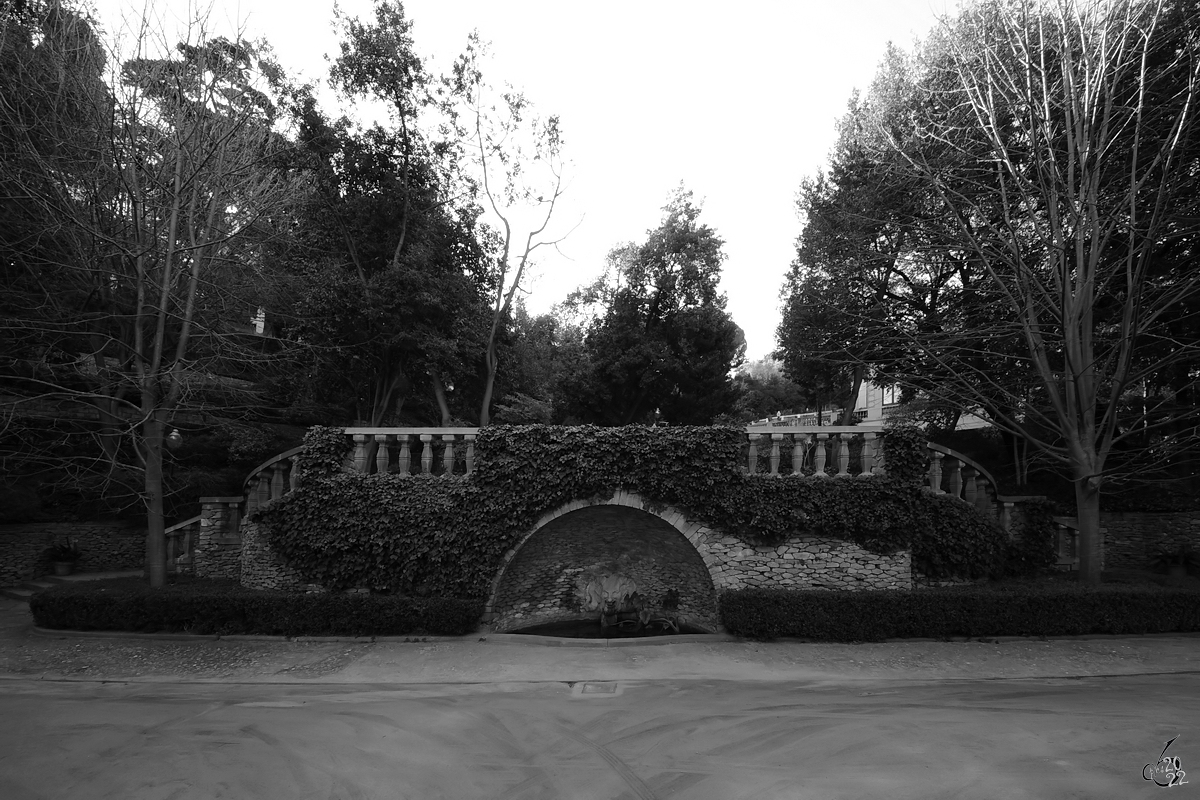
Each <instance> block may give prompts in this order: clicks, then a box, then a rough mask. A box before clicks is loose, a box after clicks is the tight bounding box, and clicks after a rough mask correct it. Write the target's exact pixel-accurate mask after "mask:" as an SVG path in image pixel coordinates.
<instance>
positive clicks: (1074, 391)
mask: <svg viewBox="0 0 1200 800" xmlns="http://www.w3.org/2000/svg"><path fill="white" fill-rule="evenodd" d="M942 45H943V46H944V50H943V51H942V58H941V59H939V60H935V61H934V62H933V63H932V65H931V66H930V70H931V73H930V74H931V76H932V77H930V78H929V79H928V81H927V86H928V87H929V88H928V91H927V94H926V98H925V101H926V105H927V107H928V108H936V109H939V110H941V111H942V112H944V113H941V114H940V115H939V116H937V117H936V120H935V121H933V122H928V123H926V124H925V127H924V128H923V130H921V131H920V132H921V134H922V135H924V136H925V137H929V138H931V139H933V140H936V141H938V142H940V143H941V144H943V145H945V146H947V147H948V148H949V149H950V150H951V151H952V152H956V153H958V154H959V155H960V156H961V159H960V163H959V167H957V168H956V167H954V166H952V165H948V164H947V162H945V161H941V162H936V163H935V162H932V161H929V160H926V159H923V158H921V157H920V156H919V155H911V156H910V157H909V160H908V163H909V165H910V167H911V168H912V169H913V170H914V171H915V173H916V174H917V175H918V176H920V177H921V178H922V179H923V180H924V181H927V182H928V183H929V184H930V185H932V186H934V187H935V188H936V189H937V191H938V192H939V193H940V195H941V197H942V199H943V200H944V202H945V205H946V207H947V209H949V211H950V213H951V214H952V216H953V219H954V221H955V223H956V226H957V231H958V234H957V239H958V244H959V246H960V247H961V249H962V251H963V252H965V253H967V254H969V255H970V256H971V257H972V259H973V261H974V262H975V263H976V264H977V266H978V268H979V269H981V270H982V274H983V276H984V277H985V278H986V284H987V286H986V287H985V288H984V289H983V291H986V292H987V294H988V296H989V297H990V299H991V301H992V302H994V303H996V304H998V307H1001V308H1003V310H1004V318H1005V320H1006V322H1005V323H1004V324H1003V325H1002V327H999V328H997V330H996V331H995V333H996V335H997V336H1002V337H1013V336H1017V337H1019V341H1021V342H1022V343H1023V346H1022V348H1021V350H1020V352H1019V354H1018V356H1017V357H1018V358H1019V359H1020V360H1021V361H1023V362H1024V363H1025V364H1026V365H1027V366H1029V367H1031V368H1032V370H1033V372H1034V373H1035V374H1036V377H1037V380H1036V384H1035V390H1034V396H1030V395H1028V394H1026V395H1023V396H1018V395H1017V394H1016V393H1015V392H1014V389H1013V388H1011V387H1006V386H1005V385H1004V384H1003V382H1002V381H1000V380H998V379H997V377H996V376H995V375H993V374H990V373H989V370H988V369H987V367H986V364H987V362H986V361H983V362H982V363H981V365H980V366H979V368H977V369H972V368H970V364H971V361H970V359H963V358H957V359H956V360H955V361H954V362H953V364H951V361H950V358H951V356H952V355H953V356H958V355H961V353H956V352H955V345H954V342H953V341H951V340H949V339H946V338H944V337H937V336H932V337H929V338H926V339H916V338H914V339H913V340H912V341H911V342H910V344H911V345H912V346H914V347H920V348H922V349H923V350H924V351H925V352H926V353H928V354H929V355H930V356H931V357H932V358H934V359H935V361H940V362H941V363H943V364H945V365H946V366H947V372H948V374H949V377H948V378H947V379H946V380H945V382H944V385H943V386H942V388H941V391H942V392H943V394H945V395H946V396H947V397H950V398H953V399H955V400H957V401H959V402H963V403H971V402H972V401H974V402H975V404H978V402H979V399H980V398H981V397H983V396H985V395H988V396H995V395H997V394H999V395H1005V394H1006V393H1007V394H1008V395H1010V397H1009V400H1010V402H1008V403H1005V404H1002V405H1004V406H1007V407H1008V408H1009V409H1012V410H1011V411H1010V412H1008V413H999V414H998V415H996V418H995V422H996V423H997V424H998V425H1000V426H1001V427H1003V428H1006V429H1008V430H1010V431H1014V432H1018V433H1020V434H1021V435H1023V436H1026V437H1031V438H1032V440H1033V443H1034V444H1035V445H1036V446H1038V447H1039V448H1040V449H1041V450H1042V451H1044V452H1045V453H1047V454H1049V455H1050V456H1052V457H1053V458H1055V459H1056V460H1057V461H1058V462H1059V463H1061V464H1063V465H1065V466H1066V467H1067V468H1069V471H1070V474H1071V477H1072V479H1073V481H1074V484H1075V497H1076V504H1077V513H1078V522H1079V526H1080V552H1079V557H1080V573H1081V577H1082V579H1083V580H1085V581H1087V582H1089V583H1095V582H1098V581H1099V578H1100V567H1101V562H1100V555H1101V554H1100V541H1101V540H1100V530H1099V499H1100V491H1101V487H1102V486H1103V484H1104V483H1105V481H1106V480H1108V479H1109V478H1111V476H1112V473H1113V468H1112V456H1113V452H1114V447H1117V446H1119V445H1120V444H1121V443H1122V442H1124V441H1126V440H1130V439H1134V438H1138V439H1139V440H1140V441H1145V437H1146V434H1147V432H1158V433H1159V434H1160V435H1159V437H1158V442H1159V445H1160V447H1162V448H1170V447H1173V446H1175V447H1177V446H1178V445H1179V444H1180V442H1183V441H1187V442H1191V443H1193V444H1194V443H1195V441H1196V439H1195V432H1196V418H1195V415H1196V408H1195V406H1194V405H1190V404H1182V405H1181V404H1178V403H1176V402H1175V398H1176V396H1177V395H1178V394H1179V393H1180V392H1187V391H1192V390H1194V387H1195V383H1196V379H1197V375H1196V369H1195V366H1196V363H1197V357H1198V355H1200V350H1198V346H1200V345H1198V341H1197V337H1196V318H1195V313H1196V306H1195V303H1196V301H1197V299H1198V298H1200V271H1198V270H1196V268H1195V265H1194V259H1195V256H1196V250H1195V246H1196V241H1197V236H1198V235H1200V218H1198V216H1197V214H1196V210H1197V209H1196V198H1197V194H1198V193H1197V188H1198V187H1197V170H1198V166H1200V155H1198V150H1197V146H1198V144H1200V141H1198V135H1200V128H1198V126H1197V108H1196V104H1197V101H1198V100H1200V96H1198V93H1197V89H1198V88H1200V86H1198V81H1200V48H1198V46H1197V28H1196V26H1195V20H1194V19H1191V18H1189V17H1188V16H1187V15H1186V14H1183V13H1182V12H1181V10H1180V8H1179V7H1177V6H1175V5H1173V4H1171V3H1168V2H1164V1H1163V0H1154V1H1150V2H1124V1H1121V0H1057V2H1052V3H1042V2H1034V0H1012V1H1011V2H1007V1H1005V0H999V1H998V2H990V3H984V4H980V5H977V6H973V7H970V8H968V9H966V10H965V11H964V12H963V14H962V15H961V16H960V17H959V18H958V19H957V20H955V21H953V22H951V23H949V24H948V26H947V28H946V30H945V31H944V32H943V34H942ZM930 118H932V117H926V119H930ZM892 141H893V143H894V144H895V145H896V146H897V148H898V149H900V150H901V151H902V152H910V153H911V149H906V148H904V147H903V146H902V145H901V144H900V142H899V141H898V139H897V137H895V136H893V137H892ZM964 175H972V176H975V177H974V178H970V179H966V178H964ZM1167 375H1175V376H1181V377H1180V378H1179V380H1176V381H1175V382H1174V384H1173V386H1171V387H1170V390H1169V391H1165V392H1163V393H1160V394H1159V395H1158V396H1157V397H1155V396H1146V395H1147V394H1149V393H1147V392H1146V391H1145V387H1147V386H1160V385H1162V383H1163V378H1164V376H1167ZM1131 395H1138V398H1137V400H1138V402H1131ZM993 407H994V404H993Z"/></svg>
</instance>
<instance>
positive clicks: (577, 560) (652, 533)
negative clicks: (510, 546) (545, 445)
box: [488, 502, 717, 631]
mask: <svg viewBox="0 0 1200 800" xmlns="http://www.w3.org/2000/svg"><path fill="white" fill-rule="evenodd" d="M639 505H640V504H639ZM668 519H670V520H673V521H675V522H678V521H679V520H680V519H682V515H680V514H679V513H678V512H672V511H671V510H669V509H668V510H667V512H666V513H655V512H651V511H647V510H644V509H642V508H639V507H636V506H635V505H634V504H632V503H619V502H617V503H614V502H610V503H606V504H596V505H586V506H583V507H580V508H574V509H571V510H566V511H565V512H564V513H555V514H551V515H547V517H546V518H544V519H543V523H542V524H540V525H539V526H538V527H536V528H535V529H534V530H533V531H532V532H531V533H530V534H529V536H527V537H526V538H525V540H524V541H523V542H522V543H521V544H520V545H519V546H518V547H517V548H515V549H514V551H513V553H511V554H510V557H509V558H508V559H507V560H506V562H505V565H504V566H503V567H502V569H501V572H500V574H499V575H498V576H497V579H496V582H495V585H494V587H493V592H492V597H491V602H490V603H489V604H488V607H489V611H491V613H492V622H493V624H494V625H495V627H496V630H498V631H504V630H512V629H515V628H521V627H526V626H529V625H535V624H538V623H542V622H553V621H557V620H564V619H578V618H583V617H594V616H595V612H584V611H581V610H580V609H579V607H578V605H577V602H576V600H575V594H576V583H577V580H578V579H579V578H580V576H582V575H585V574H589V573H592V574H594V573H599V572H607V571H611V570H613V569H615V570H617V571H619V572H621V573H622V574H625V575H627V576H628V577H630V578H632V579H633V580H634V581H635V582H636V583H637V585H638V590H639V592H640V593H641V594H642V596H643V598H644V599H645V600H646V601H647V602H648V603H649V604H650V606H651V607H655V608H657V607H659V606H660V604H661V601H662V599H663V597H664V596H665V595H666V594H667V592H668V591H669V590H674V591H675V592H676V593H677V594H678V598H679V613H680V614H683V615H686V617H687V618H688V620H689V621H690V622H691V623H692V624H695V625H698V626H700V627H704V628H709V629H712V628H714V627H715V624H716V616H717V615H716V591H715V588H714V582H713V576H712V575H711V573H710V570H709V567H708V565H707V564H706V563H705V559H704V558H703V557H702V555H701V553H700V552H698V551H697V548H696V545H694V544H693V543H692V542H691V541H689V537H685V536H684V534H683V533H681V532H680V530H679V529H678V524H672V522H671V521H668Z"/></svg>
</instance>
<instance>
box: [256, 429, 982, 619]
mask: <svg viewBox="0 0 1200 800" xmlns="http://www.w3.org/2000/svg"><path fill="white" fill-rule="evenodd" d="M897 438H898V439H901V438H902V437H897ZM326 439H329V440H331V441H330V442H325V440H326ZM335 439H336V435H335V434H333V433H332V432H330V434H329V435H328V436H324V435H323V436H322V437H320V438H319V440H318V444H317V446H319V447H322V448H325V450H324V451H323V452H329V453H332V450H331V449H330V448H332V446H333V444H334V442H333V440H335ZM915 441H916V440H915V439H914V442H915ZM744 444H745V431H744V430H742V429H739V428H725V427H677V428H650V427H641V426H629V427H621V428H601V427H594V426H580V427H557V426H546V425H532V426H491V427H487V428H484V429H483V430H481V431H480V433H479V436H478V438H477V440H476V465H477V466H476V471H475V473H474V474H473V475H471V476H469V477H465V476H458V477H455V476H430V475H395V474H383V475H364V474H359V473H353V472H342V471H336V470H334V469H333V468H332V466H333V462H334V456H333V455H329V456H326V457H325V458H323V459H313V461H316V462H318V463H322V464H324V466H325V469H324V470H321V469H309V470H307V471H305V473H304V477H303V479H302V481H301V484H300V486H299V488H298V489H297V490H296V491H294V492H292V493H290V494H288V495H285V496H284V497H282V498H280V499H278V500H275V501H273V502H272V503H270V504H269V505H267V506H265V507H264V508H263V509H261V510H260V511H259V512H257V519H258V520H259V521H260V522H262V523H263V525H264V526H265V528H266V530H267V533H268V537H269V539H270V541H271V543H272V545H273V546H274V547H275V549H276V550H278V551H279V552H280V554H281V555H282V556H283V557H284V558H285V559H286V560H287V562H288V563H289V564H290V565H292V566H293V567H295V568H296V569H298V570H299V571H300V573H301V574H302V575H303V576H304V577H305V579H306V580H309V581H311V582H314V583H319V584H321V585H323V586H326V587H328V588H330V589H345V588H349V587H355V586H364V587H370V588H375V589H390V590H393V591H418V592H421V593H428V594H433V595H444V596H456V597H479V596H482V595H484V594H486V592H487V589H488V586H489V584H490V581H491V578H492V577H493V576H494V574H495V571H496V569H497V568H498V566H499V563H500V560H501V558H502V557H503V555H504V553H505V552H506V551H507V550H508V549H510V548H511V547H513V546H514V545H516V544H517V543H518V541H519V539H520V537H521V536H522V535H523V534H525V533H527V532H528V531H529V530H530V529H531V528H532V527H533V526H534V525H535V524H536V522H537V520H538V519H539V517H540V516H541V515H543V514H544V513H546V512H548V511H551V510H553V509H556V508H560V507H562V506H563V505H565V504H567V503H569V502H571V501H573V500H581V499H589V498H601V499H607V498H609V497H611V496H612V495H613V494H614V493H615V492H616V491H617V490H618V489H625V490H627V491H631V492H636V493H637V494H639V495H641V496H642V497H643V498H645V499H646V500H647V501H649V502H651V503H653V504H656V505H661V506H667V505H670V506H673V507H675V508H678V509H680V510H681V511H683V512H684V513H685V514H687V515H688V517H689V518H690V519H692V520H694V521H696V522H700V523H703V524H706V525H708V526H710V527H712V528H715V529H719V530H721V531H723V532H725V533H728V534H732V535H734V536H737V537H739V538H741V539H743V540H744V541H746V542H748V543H753V544H778V543H780V542H783V541H785V540H787V539H788V538H789V537H791V536H793V535H795V534H797V533H800V534H806V535H819V536H828V537H831V538H839V539H843V540H846V541H852V542H855V543H857V544H859V545H860V546H862V547H864V548H865V549H867V550H869V551H871V552H874V553H891V552H895V551H896V550H899V549H904V548H912V549H913V553H914V560H916V561H920V563H921V564H922V566H923V569H924V572H925V574H926V575H927V576H929V577H931V578H937V577H949V576H952V575H959V574H961V575H963V576H967V577H973V576H976V575H979V574H984V573H988V572H990V571H991V570H994V569H995V568H996V564H997V559H998V558H999V556H998V553H999V552H1000V550H1001V549H1002V543H1003V538H1004V534H1003V532H1002V531H1000V529H999V527H998V526H997V525H996V524H995V523H994V522H991V521H989V520H988V519H987V518H986V517H984V516H983V515H982V514H980V513H979V512H978V511H977V510H976V509H974V508H972V507H970V506H968V505H966V504H964V503H961V502H954V501H949V500H948V499H947V498H938V497H935V496H933V495H931V494H928V493H926V492H923V491H921V490H920V489H919V488H918V487H917V485H916V484H915V483H914V482H913V480H912V478H911V476H906V477H904V478H900V479H897V478H891V477H887V478H884V477H880V476H866V477H844V478H834V477H812V476H804V475H776V476H770V475H748V474H746V473H745V471H744V470H743V469H742V464H743V463H744V461H743V459H742V455H741V454H742V447H743V445H744ZM903 446H904V441H901V442H900V443H898V444H893V445H892V446H891V449H889V451H888V456H887V457H888V466H889V469H890V468H891V464H892V462H893V460H895V461H896V462H897V463H898V464H900V465H904V464H906V463H908V462H910V461H912V460H913V459H911V458H908V457H907V456H906V455H905V454H904V452H903V450H902V447H903ZM908 446H909V447H910V448H911V447H913V446H919V447H923V446H924V442H923V441H920V442H918V443H917V444H915V445H914V444H913V442H909V443H908ZM906 459H907V460H906ZM339 463H340V462H339ZM947 547H948V548H950V549H952V550H955V551H956V552H955V553H954V554H953V555H951V556H941V555H937V553H938V552H939V551H940V550H941V549H942V548H947Z"/></svg>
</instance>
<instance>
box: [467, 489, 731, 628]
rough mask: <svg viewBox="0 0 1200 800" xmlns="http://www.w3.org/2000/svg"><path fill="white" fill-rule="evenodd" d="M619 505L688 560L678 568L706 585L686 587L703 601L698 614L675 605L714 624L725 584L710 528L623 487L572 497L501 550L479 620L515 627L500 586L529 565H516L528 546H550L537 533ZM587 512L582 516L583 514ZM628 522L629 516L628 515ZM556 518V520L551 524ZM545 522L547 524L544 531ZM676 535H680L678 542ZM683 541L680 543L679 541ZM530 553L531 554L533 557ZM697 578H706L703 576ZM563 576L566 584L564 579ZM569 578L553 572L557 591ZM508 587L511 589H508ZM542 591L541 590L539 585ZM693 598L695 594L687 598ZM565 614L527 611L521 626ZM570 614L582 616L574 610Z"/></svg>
mask: <svg viewBox="0 0 1200 800" xmlns="http://www.w3.org/2000/svg"><path fill="white" fill-rule="evenodd" d="M605 506H609V507H614V506H615V507H625V508H628V509H630V510H631V511H635V512H637V515H638V516H640V515H643V514H644V515H649V516H650V517H652V518H654V521H653V525H652V528H654V529H656V531H657V533H656V535H660V536H662V537H665V538H658V539H656V542H657V543H658V545H659V546H663V547H666V548H668V549H670V550H672V552H673V553H674V554H675V557H676V558H677V559H681V560H683V561H687V560H688V559H692V560H693V563H692V564H691V565H690V566H688V567H681V568H682V569H685V571H689V570H690V572H689V574H691V575H692V576H693V579H692V581H691V582H692V583H697V582H699V583H707V584H708V585H707V586H705V587H695V586H692V587H690V589H691V590H694V591H695V592H696V593H706V594H707V597H708V598H709V600H707V601H704V603H705V605H704V610H703V612H701V613H695V609H685V608H684V604H682V603H681V611H684V610H688V611H692V612H693V613H691V614H689V616H690V617H691V618H693V619H694V620H695V621H696V622H698V623H699V624H700V625H701V626H702V627H708V628H715V627H716V609H715V598H716V593H717V592H718V591H719V590H721V589H723V588H726V583H727V581H726V575H725V572H726V570H725V567H724V565H723V562H722V560H721V559H719V558H718V557H717V556H716V554H714V553H713V552H712V548H711V547H710V544H709V537H710V536H711V535H712V531H711V530H710V529H708V528H706V527H704V526H703V525H700V524H699V523H696V522H692V521H691V520H689V519H688V518H687V516H686V515H685V514H684V513H683V512H682V511H680V510H679V509H676V508H673V507H671V506H669V505H664V504H661V503H654V502H651V501H648V500H646V499H645V498H643V497H641V496H640V495H638V494H636V493H634V492H629V491H625V490H620V491H618V492H616V493H615V494H614V495H613V496H612V497H611V498H608V499H600V498H591V499H588V500H575V501H572V502H570V503H567V504H565V505H563V506H562V507H560V508H557V509H554V510H553V511H549V512H547V513H546V514H544V515H543V516H542V517H541V519H539V520H538V521H537V523H536V524H535V525H534V526H533V527H532V528H531V529H530V530H529V531H528V532H527V533H525V534H524V535H523V536H522V537H521V540H520V541H519V542H517V544H516V545H514V546H513V548H512V549H510V550H509V551H508V552H507V553H505V554H504V558H503V560H502V562H501V564H500V566H499V568H498V569H497V571H496V575H495V577H494V578H493V579H492V584H491V589H490V591H489V594H488V600H487V605H486V606H485V608H484V612H485V613H484V620H485V621H487V622H493V623H496V624H497V625H498V627H500V628H501V629H503V628H505V627H515V625H514V624H513V616H514V612H513V609H512V608H510V607H508V606H509V605H510V601H511V599H512V598H511V597H507V596H506V593H505V592H504V591H503V590H504V589H505V588H506V580H507V581H508V582H509V583H511V582H512V581H513V580H519V579H521V578H522V576H520V575H517V576H515V577H514V576H513V575H512V571H513V569H514V568H515V569H518V570H519V569H529V565H528V564H525V563H522V559H524V558H525V557H526V556H529V554H530V552H531V551H530V550H529V547H528V545H530V544H531V542H532V543H536V544H537V545H538V546H539V547H541V548H542V549H545V548H548V547H550V545H549V544H548V543H547V540H545V539H543V538H541V537H539V538H538V539H535V537H538V534H540V533H543V532H545V533H546V534H548V535H551V536H555V535H558V534H559V533H561V532H562V531H559V530H557V528H558V526H562V525H563V524H564V523H566V522H567V521H566V520H563V518H564V517H568V516H569V515H575V512H580V511H584V510H585V509H591V508H600V507H605ZM587 517H588V515H586V514H585V515H584V518H587ZM572 519H576V520H580V521H585V519H583V518H580V517H579V515H575V516H574V517H572ZM630 519H631V520H632V519H633V517H631V518H630ZM556 521H557V522H556ZM547 526H550V528H549V530H547ZM679 537H682V540H680V538H679ZM685 542H686V543H685ZM533 557H536V556H533ZM581 571H582V568H571V569H567V570H565V573H577V572H581ZM703 578H707V580H704V579H703ZM568 579H569V582H568ZM573 581H574V578H573V577H570V576H569V575H567V574H561V575H559V577H558V579H557V582H558V585H559V589H560V590H561V591H569V588H570V587H571V586H573V585H574V584H573ZM508 588H511V587H508ZM543 591H545V589H544V588H543ZM692 599H693V600H695V599H696V598H695V596H692ZM570 616H571V615H570V614H568V613H567V612H565V611H563V610H562V609H561V608H560V609H557V610H549V609H547V610H544V611H543V612H541V613H531V614H528V615H525V617H526V618H525V619H523V620H522V621H521V624H522V625H528V624H536V623H537V622H539V621H553V620H555V619H566V618H570ZM575 616H582V615H581V614H575Z"/></svg>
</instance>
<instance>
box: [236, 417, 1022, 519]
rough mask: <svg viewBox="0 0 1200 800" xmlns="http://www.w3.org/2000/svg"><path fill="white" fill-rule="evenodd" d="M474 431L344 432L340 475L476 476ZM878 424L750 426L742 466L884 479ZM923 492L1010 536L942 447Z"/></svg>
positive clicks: (256, 488)
mask: <svg viewBox="0 0 1200 800" xmlns="http://www.w3.org/2000/svg"><path fill="white" fill-rule="evenodd" d="M478 435H479V428H346V437H347V438H348V439H349V444H350V445H351V450H350V455H349V456H348V458H347V460H346V465H345V466H346V469H347V470H351V471H355V472H362V473H376V474H385V473H386V474H394V475H439V476H446V477H462V476H468V475H470V474H471V473H472V472H473V471H474V470H475V439H476V437H477V436H478ZM885 435H886V434H885V432H884V430H883V428H882V427H880V426H871V425H855V426H837V425H827V426H821V427H817V426H803V425H790V424H786V423H784V424H782V425H780V424H766V425H751V426H749V427H747V428H746V451H745V452H746V466H745V470H746V471H747V472H748V473H749V474H752V475H779V474H785V473H792V474H805V475H815V476H823V477H829V478H839V477H841V478H844V477H850V476H874V475H878V476H882V475H886V474H887V464H886V460H885V458H884V450H883V439H884V436H885ZM299 452H300V448H294V449H292V450H289V451H287V452H285V453H281V454H280V455H278V456H275V457H274V458H272V459H270V460H268V461H266V462H264V463H263V464H261V465H260V466H259V467H258V468H257V469H255V470H254V471H253V472H251V473H250V476H249V477H248V478H246V481H245V484H244V491H245V498H246V499H245V505H246V513H247V514H249V513H250V512H252V511H254V510H255V509H257V508H259V507H260V506H262V505H265V504H266V503H269V502H270V501H271V500H274V499H276V498H278V497H282V496H283V495H284V494H286V493H287V492H290V491H291V490H292V489H294V488H295V487H296V485H297V483H298V481H299V479H300V475H299V470H298V469H297V468H296V456H297V455H298V454H299ZM928 453H929V468H928V473H927V474H928V489H929V491H931V492H933V493H935V494H946V495H949V496H951V497H955V498H957V499H959V500H962V501H963V502H965V503H969V504H971V505H974V506H975V507H977V508H979V509H980V510H981V511H983V512H984V513H985V514H988V515H990V516H992V517H993V518H995V519H996V520H997V521H998V522H999V523H1000V524H1001V526H1003V527H1004V528H1005V530H1011V527H1012V522H1013V514H1014V508H1015V506H1016V504H1017V503H1019V502H1020V501H1021V500H1023V499H1026V498H1023V497H1002V496H1000V495H998V494H997V493H996V491H995V488H994V487H995V485H996V482H995V480H994V479H993V478H992V476H991V475H989V474H988V472H987V470H985V469H984V468H983V467H981V466H980V465H979V464H977V463H975V462H974V461H972V460H971V459H969V458H967V457H966V456H964V455H962V454H961V453H957V452H955V451H953V450H950V449H949V448H946V447H942V446H941V445H938V444H934V443H932V442H930V443H929V444H928Z"/></svg>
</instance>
